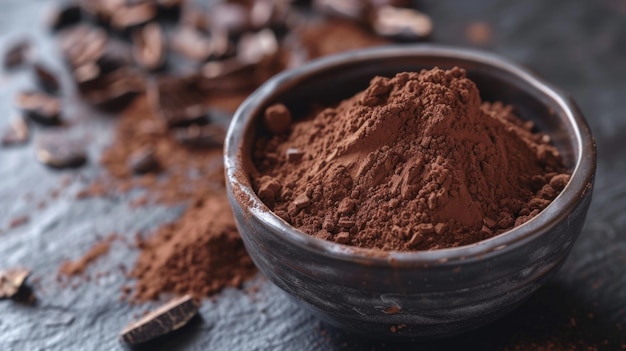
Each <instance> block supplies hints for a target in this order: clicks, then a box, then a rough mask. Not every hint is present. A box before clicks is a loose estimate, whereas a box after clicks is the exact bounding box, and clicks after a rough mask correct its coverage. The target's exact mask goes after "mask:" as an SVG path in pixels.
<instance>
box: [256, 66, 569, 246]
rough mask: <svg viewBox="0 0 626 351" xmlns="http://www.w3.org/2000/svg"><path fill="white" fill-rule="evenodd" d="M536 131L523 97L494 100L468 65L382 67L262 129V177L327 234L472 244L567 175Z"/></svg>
mask: <svg viewBox="0 0 626 351" xmlns="http://www.w3.org/2000/svg"><path fill="white" fill-rule="evenodd" d="M532 129H533V125H532V123H530V122H522V121H521V120H519V119H518V118H517V117H516V116H515V115H514V114H513V110H512V108H511V107H509V106H504V105H502V104H501V103H482V102H481V100H480V96H479V92H478V89H477V87H476V85H475V84H474V83H473V82H472V81H470V80H469V79H467V78H466V74H465V71H464V70H462V69H459V68H454V69H452V70H448V71H444V70H441V69H433V70H430V71H426V70H425V71H422V72H420V73H400V74H397V75H396V76H395V77H393V78H383V77H376V78H374V79H373V80H372V81H371V84H370V86H369V87H368V88H367V89H366V90H365V91H363V92H361V93H359V94H357V95H355V96H354V97H352V98H350V99H347V100H345V101H342V102H341V103H339V105H338V106H336V107H332V108H326V109H324V110H322V111H319V110H318V111H315V112H313V113H312V114H311V115H310V116H308V117H307V118H305V119H304V120H301V121H298V122H296V123H293V125H292V128H291V133H290V134H288V135H287V136H284V135H276V136H274V137H268V138H262V139H260V140H259V141H258V143H257V149H256V151H255V153H254V155H253V157H254V160H255V164H256V166H257V167H258V171H259V173H258V174H254V175H253V178H254V184H255V187H256V189H257V192H258V193H259V195H260V197H261V199H262V200H263V201H264V202H265V203H267V204H268V206H270V208H271V209H272V210H273V211H274V212H275V213H276V214H277V215H279V216H280V217H282V218H284V219H285V220H287V221H288V222H289V223H291V224H292V225H294V226H296V227H297V228H299V229H301V230H302V231H304V232H305V233H308V234H310V235H314V236H317V237H319V238H323V239H327V240H331V241H336V242H340V243H343V244H349V245H355V246H359V247H367V248H378V249H383V250H429V249H437V248H444V247H455V246H460V245H467V244H471V243H474V242H477V241H480V240H483V239H487V238H489V237H492V236H494V235H497V234H499V233H502V232H504V231H507V230H509V229H511V228H513V227H514V226H517V225H520V224H522V223H524V222H525V221H527V220H529V219H530V218H532V217H533V216H535V215H537V213H539V212H540V211H541V210H543V209H544V208H545V207H546V206H547V205H548V204H549V203H550V201H551V200H552V199H553V198H554V197H556V195H557V194H558V193H559V191H560V190H562V188H563V187H564V185H565V184H566V183H567V181H568V179H569V178H568V176H567V175H565V174H562V173H563V172H564V169H563V166H562V163H561V159H560V155H559V152H558V151H557V150H556V149H555V148H554V147H552V146H551V145H549V138H548V137H547V136H546V135H544V134H541V133H533V132H531V130H532ZM294 150H296V151H294ZM294 152H299V153H303V155H302V156H301V157H300V158H299V159H298V160H295V161H294V160H290V157H289V155H290V154H291V153H294ZM268 184H270V185H271V188H272V190H273V191H270V192H268V191H263V190H265V189H266V188H267V187H268Z"/></svg>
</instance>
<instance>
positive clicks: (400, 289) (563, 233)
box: [225, 45, 596, 339]
mask: <svg viewBox="0 0 626 351" xmlns="http://www.w3.org/2000/svg"><path fill="white" fill-rule="evenodd" d="M435 66H437V67H440V68H451V67H454V66H459V67H461V68H464V69H465V70H467V74H468V77H469V78H471V79H472V80H473V81H474V82H475V83H476V84H477V86H478V88H479V90H480V92H481V97H482V98H483V100H486V101H496V100H499V101H503V102H504V103H507V104H512V105H513V106H515V111H516V113H517V114H518V115H519V116H520V117H521V118H522V119H526V120H532V121H534V122H535V123H536V125H537V126H538V128H539V129H541V130H542V131H544V132H546V133H548V134H549V135H550V137H551V138H552V140H553V142H554V144H555V145H556V146H557V147H558V148H559V149H560V151H561V153H562V155H563V157H564V159H565V163H566V165H567V167H568V168H569V169H570V171H571V172H572V176H571V180H570V182H569V184H568V185H567V186H566V188H565V189H564V190H563V192H562V193H561V194H560V195H559V196H558V197H557V198H556V199H555V200H554V201H553V202H552V203H551V204H550V205H549V206H548V207H547V208H546V209H545V210H544V211H543V212H541V213H540V214H539V215H537V216H536V217H535V218H533V219H532V220H530V221H528V222H527V223H525V224H523V225H521V226H519V227H517V228H514V229H512V230H510V231H508V232H506V233H503V234H500V235H498V236H496V237H494V238H491V239H488V240H484V241H481V242H479V243H476V244H472V245H467V246H462V247H457V248H449V249H441V250H433V251H416V252H381V251H377V250H369V249H361V248H355V247H349V246H344V245H340V244H336V243H332V242H328V241H324V240H320V239H317V238H314V237H312V236H309V235H306V234H304V233H302V232H300V231H299V230H298V229H296V228H294V227H292V226H291V225H289V224H288V223H287V222H285V221H284V220H282V219H281V218H279V217H278V216H276V215H275V214H274V213H272V212H271V211H270V210H269V208H268V207H267V206H266V205H265V204H263V202H261V200H260V199H259V198H258V197H257V195H256V194H255V192H254V190H253V188H252V186H251V182H250V179H249V172H250V170H251V169H252V167H254V165H253V163H252V161H251V150H252V147H253V145H254V143H253V141H254V139H255V133H256V131H257V130H258V129H257V128H258V125H259V123H260V122H259V120H260V116H261V115H262V113H263V111H264V109H265V108H266V107H267V106H269V105H271V104H273V103H276V102H281V103H284V104H286V105H287V106H288V107H289V108H290V110H292V111H293V112H294V114H295V115H302V114H303V113H304V111H306V108H308V107H309V104H310V103H312V102H317V103H320V102H321V103H334V102H338V101H339V100H341V99H345V98H348V97H350V96H351V95H353V94H354V93H356V92H358V91H361V90H363V89H364V88H366V87H367V85H368V82H369V81H370V79H371V78H373V77H374V76H376V75H382V76H393V75H394V74H395V73H398V72H404V71H419V70H421V69H425V68H426V69H429V68H433V67H435ZM595 165H596V151H595V143H594V140H593V138H592V135H591V132H590V129H589V127H588V125H587V123H586V122H585V120H584V118H583V116H582V115H581V113H580V112H579V110H578V108H577V107H576V105H575V104H574V102H573V101H572V100H571V99H570V98H569V97H568V96H567V95H565V94H564V93H562V92H561V91H560V90H559V89H557V88H555V87H553V86H551V85H549V84H548V83H546V82H544V81H543V80H542V79H540V78H538V77H537V76H536V75H535V74H533V73H531V72H529V71H528V70H526V69H524V68H521V67H520V66H518V65H516V64H514V63H512V62H510V61H508V60H506V59H504V58H501V57H499V56H496V55H493V54H490V53H484V52H479V51H474V50H468V49H460V48H451V47H443V46H436V45H419V46H390V47H379V48H373V49H365V50H359V51H353V52H349V53H344V54H339V55H335V56H331V57H328V58H324V59H321V60H317V61H314V62H311V63H309V64H307V65H305V66H302V67H301V68H298V69H295V70H291V71H287V72H284V73H282V74H279V75H277V76H275V77H273V78H272V79H271V80H269V81H268V82H266V83H265V84H264V85H263V86H261V87H260V88H259V89H258V90H257V91H256V92H254V93H253V94H252V95H251V96H250V97H249V98H248V99H247V100H246V101H245V102H244V103H243V104H242V105H241V106H240V108H239V109H238V111H237V112H236V114H235V117H234V119H233V121H232V123H231V125H230V128H229V131H228V134H227V140H226V145H225V167H226V182H227V187H228V195H229V200H230V203H231V206H232V209H233V211H234V214H235V217H236V221H237V225H238V228H239V231H240V233H241V236H242V237H243V240H244V243H245V245H246V248H247V250H248V252H249V254H250V256H251V257H252V259H253V260H254V262H255V264H256V265H257V266H258V268H259V269H260V270H261V271H262V272H263V273H264V274H265V275H266V276H267V278H268V279H269V280H270V281H272V282H273V283H274V284H276V285H277V286H278V287H279V288H281V289H282V290H284V291H285V292H287V293H288V294H289V295H290V296H292V297H293V298H294V300H295V301H297V302H298V303H299V304H301V305H302V306H304V307H306V308H308V309H310V310H311V311H313V312H314V313H315V314H317V315H318V316H319V317H320V318H322V319H323V320H325V321H327V322H329V323H331V324H334V325H336V326H339V327H342V328H345V329H349V330H352V331H355V332H359V333H365V334H368V335H370V336H375V337H386V336H393V337H398V336H406V337H412V338H418V339H420V338H422V339H426V338H434V337H444V336H448V335H452V334H456V333H460V332H464V331H467V330H470V329H473V328H476V327H479V326H481V325H483V324H485V323H488V322H490V321H493V320H494V319H496V318H498V317H500V316H502V315H503V314H505V313H507V312H508V311H510V310H512V309H513V308H515V307H516V306H518V305H519V304H520V303H522V302H523V301H524V300H525V299H526V298H527V297H529V296H530V295H531V294H532V293H533V292H534V291H536V290H537V289H538V288H539V287H540V286H541V285H542V284H543V283H544V282H545V281H546V280H547V279H548V278H549V277H550V276H551V275H553V274H554V273H555V272H556V271H557V269H558V268H559V267H560V266H561V265H562V263H563V262H564V260H565V259H566V257H567V256H568V254H569V252H570V250H571V248H572V245H573V244H574V242H575V240H576V238H577V237H578V235H579V233H580V231H581V228H582V226H583V222H584V220H585V216H586V213H587V209H588V207H589V203H590V201H591V195H592V189H593V182H594V174H595Z"/></svg>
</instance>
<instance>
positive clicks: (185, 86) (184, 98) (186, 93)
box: [148, 76, 207, 127]
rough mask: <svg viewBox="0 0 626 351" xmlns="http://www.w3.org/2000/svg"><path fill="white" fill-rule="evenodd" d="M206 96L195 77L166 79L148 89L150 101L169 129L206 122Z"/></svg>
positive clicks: (155, 82)
mask: <svg viewBox="0 0 626 351" xmlns="http://www.w3.org/2000/svg"><path fill="white" fill-rule="evenodd" d="M204 100H205V95H204V94H203V93H202V92H201V91H200V90H199V89H198V87H197V82H196V79H195V77H193V76H190V77H164V78H161V79H158V80H156V81H154V82H153V83H152V84H151V85H150V86H149V88H148V101H149V102H150V105H151V106H152V109H153V110H154V112H155V113H156V114H157V115H159V116H160V117H161V118H163V120H164V121H165V122H166V123H167V126H168V127H178V126H186V125H190V124H193V123H198V122H202V121H205V120H206V115H207V107H206V105H205V103H204Z"/></svg>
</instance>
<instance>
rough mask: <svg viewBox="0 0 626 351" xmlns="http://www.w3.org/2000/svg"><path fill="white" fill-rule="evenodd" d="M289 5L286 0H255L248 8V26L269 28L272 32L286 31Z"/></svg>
mask: <svg viewBox="0 0 626 351" xmlns="http://www.w3.org/2000/svg"><path fill="white" fill-rule="evenodd" d="M290 9H291V8H290V6H289V4H288V2H286V1H275V0H257V1H254V2H253V4H252V5H251V8H250V17H249V21H250V26H251V27H252V28H254V29H261V28H271V29H272V30H274V32H278V33H281V34H283V33H285V32H286V31H287V19H288V17H289V15H290Z"/></svg>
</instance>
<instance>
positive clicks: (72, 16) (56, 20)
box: [48, 4, 82, 31]
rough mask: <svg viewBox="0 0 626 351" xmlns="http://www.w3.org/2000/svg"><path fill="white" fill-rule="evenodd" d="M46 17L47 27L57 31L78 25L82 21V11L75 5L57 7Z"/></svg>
mask: <svg viewBox="0 0 626 351" xmlns="http://www.w3.org/2000/svg"><path fill="white" fill-rule="evenodd" d="M48 16H49V17H48V18H49V19H48V27H49V28H50V29H51V30H53V31H58V30H61V29H63V28H67V27H69V26H72V25H74V24H77V23H79V22H80V21H81V19H82V10H81V8H80V6H78V5H76V4H66V5H57V6H56V7H55V8H53V9H52V10H51V12H50V14H49V15H48Z"/></svg>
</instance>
